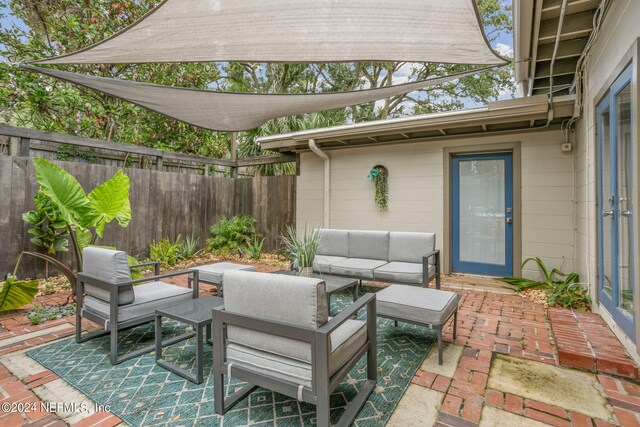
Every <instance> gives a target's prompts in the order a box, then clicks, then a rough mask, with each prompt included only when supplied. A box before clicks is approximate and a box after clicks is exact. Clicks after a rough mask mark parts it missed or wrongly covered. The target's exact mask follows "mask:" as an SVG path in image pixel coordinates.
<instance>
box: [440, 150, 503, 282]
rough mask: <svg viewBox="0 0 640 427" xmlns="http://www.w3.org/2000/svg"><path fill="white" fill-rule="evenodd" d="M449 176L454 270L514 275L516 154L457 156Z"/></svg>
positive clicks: (452, 161)
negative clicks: (514, 176) (513, 156)
mask: <svg viewBox="0 0 640 427" xmlns="http://www.w3.org/2000/svg"><path fill="white" fill-rule="evenodd" d="M451 174H452V176H451V187H452V192H451V214H452V221H451V224H452V230H451V231H452V233H451V240H452V242H451V249H452V251H451V252H452V254H451V255H452V262H451V269H452V271H453V272H455V273H471V274H483V275H488V276H511V275H512V274H513V159H512V154H511V153H490V154H473V155H460V156H454V157H453V158H452V160H451Z"/></svg>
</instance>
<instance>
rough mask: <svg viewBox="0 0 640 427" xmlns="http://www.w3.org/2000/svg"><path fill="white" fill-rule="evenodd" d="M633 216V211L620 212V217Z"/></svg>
mask: <svg viewBox="0 0 640 427" xmlns="http://www.w3.org/2000/svg"><path fill="white" fill-rule="evenodd" d="M631 214H632V212H631V211H622V212H620V215H622V216H626V217H629V216H631Z"/></svg>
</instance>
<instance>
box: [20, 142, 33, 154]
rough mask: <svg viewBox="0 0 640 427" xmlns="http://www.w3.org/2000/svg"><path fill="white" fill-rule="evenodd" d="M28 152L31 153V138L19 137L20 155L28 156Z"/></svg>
mask: <svg viewBox="0 0 640 427" xmlns="http://www.w3.org/2000/svg"><path fill="white" fill-rule="evenodd" d="M29 154H31V140H30V139H29V138H20V157H29Z"/></svg>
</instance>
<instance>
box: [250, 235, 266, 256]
mask: <svg viewBox="0 0 640 427" xmlns="http://www.w3.org/2000/svg"><path fill="white" fill-rule="evenodd" d="M265 240H266V238H262V239H260V238H259V237H258V236H256V237H254V238H253V241H251V242H249V244H248V245H247V255H249V256H250V257H251V259H253V260H255V261H259V260H260V257H261V256H262V249H263V248H264V241H265Z"/></svg>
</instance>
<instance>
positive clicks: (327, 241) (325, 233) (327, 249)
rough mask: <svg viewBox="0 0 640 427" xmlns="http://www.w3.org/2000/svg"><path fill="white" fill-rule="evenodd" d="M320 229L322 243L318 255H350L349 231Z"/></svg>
mask: <svg viewBox="0 0 640 427" xmlns="http://www.w3.org/2000/svg"><path fill="white" fill-rule="evenodd" d="M319 231H320V244H319V245H318V252H317V254H318V255H330V256H342V257H348V256H349V231H348V230H330V229H326V228H322V229H320V230H319Z"/></svg>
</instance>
